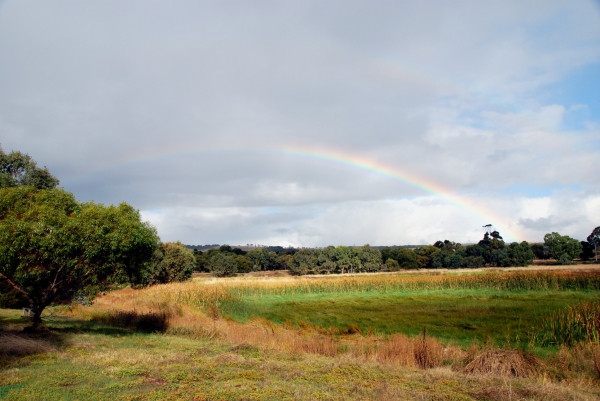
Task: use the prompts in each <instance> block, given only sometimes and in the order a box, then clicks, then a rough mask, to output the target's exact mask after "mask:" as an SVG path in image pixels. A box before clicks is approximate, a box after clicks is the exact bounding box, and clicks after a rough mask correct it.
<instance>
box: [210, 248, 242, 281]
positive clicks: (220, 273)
mask: <svg viewBox="0 0 600 401" xmlns="http://www.w3.org/2000/svg"><path fill="white" fill-rule="evenodd" d="M210 271H211V272H212V274H213V276H215V277H226V276H235V274H236V273H237V266H236V264H235V255H233V254H228V253H221V252H214V254H213V255H212V256H211V257H210Z"/></svg>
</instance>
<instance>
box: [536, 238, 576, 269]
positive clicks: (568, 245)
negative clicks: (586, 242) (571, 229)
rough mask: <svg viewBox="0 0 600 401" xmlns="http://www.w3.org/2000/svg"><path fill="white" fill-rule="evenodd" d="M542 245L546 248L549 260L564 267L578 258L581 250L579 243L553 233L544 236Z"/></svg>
mask: <svg viewBox="0 0 600 401" xmlns="http://www.w3.org/2000/svg"><path fill="white" fill-rule="evenodd" d="M544 245H545V246H547V247H548V253H549V255H550V257H551V258H553V259H556V260H558V261H559V263H560V264H565V265H569V264H571V263H572V261H573V259H576V258H578V257H579V255H580V254H581V250H582V246H581V243H580V242H579V241H577V240H576V239H573V238H571V237H569V236H567V235H560V234H559V233H555V232H553V233H549V234H546V235H544Z"/></svg>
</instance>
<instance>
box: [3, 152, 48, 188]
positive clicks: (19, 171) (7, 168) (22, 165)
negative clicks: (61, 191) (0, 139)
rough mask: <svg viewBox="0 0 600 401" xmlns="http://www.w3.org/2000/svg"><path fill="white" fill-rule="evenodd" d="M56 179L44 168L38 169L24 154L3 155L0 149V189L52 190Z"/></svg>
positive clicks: (29, 157)
mask: <svg viewBox="0 0 600 401" xmlns="http://www.w3.org/2000/svg"><path fill="white" fill-rule="evenodd" d="M58 183H59V181H58V178H56V177H55V176H53V175H52V174H50V171H48V169H47V168H46V167H44V168H39V167H37V163H36V162H35V161H34V160H33V159H32V158H31V156H29V155H28V154H26V153H21V152H18V151H12V152H10V153H8V154H7V153H5V152H4V151H3V150H2V147H0V188H10V187H18V186H32V187H35V188H37V189H52V188H56V187H57V186H58Z"/></svg>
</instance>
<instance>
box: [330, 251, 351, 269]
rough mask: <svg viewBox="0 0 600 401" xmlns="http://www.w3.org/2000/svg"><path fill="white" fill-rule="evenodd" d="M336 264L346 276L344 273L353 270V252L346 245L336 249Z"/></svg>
mask: <svg viewBox="0 0 600 401" xmlns="http://www.w3.org/2000/svg"><path fill="white" fill-rule="evenodd" d="M334 255H335V263H336V265H337V269H338V271H339V272H340V273H342V274H344V271H346V272H347V271H348V270H349V269H351V268H352V251H351V250H350V248H348V247H347V246H344V245H339V246H337V247H336V248H335V252H334Z"/></svg>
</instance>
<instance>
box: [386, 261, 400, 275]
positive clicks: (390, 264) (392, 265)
mask: <svg viewBox="0 0 600 401" xmlns="http://www.w3.org/2000/svg"><path fill="white" fill-rule="evenodd" d="M385 268H386V269H387V270H388V271H390V272H396V271H398V270H400V263H398V261H397V260H395V259H392V258H388V260H386V261H385Z"/></svg>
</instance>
